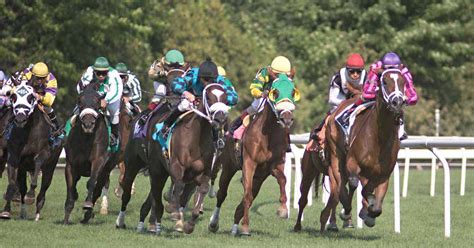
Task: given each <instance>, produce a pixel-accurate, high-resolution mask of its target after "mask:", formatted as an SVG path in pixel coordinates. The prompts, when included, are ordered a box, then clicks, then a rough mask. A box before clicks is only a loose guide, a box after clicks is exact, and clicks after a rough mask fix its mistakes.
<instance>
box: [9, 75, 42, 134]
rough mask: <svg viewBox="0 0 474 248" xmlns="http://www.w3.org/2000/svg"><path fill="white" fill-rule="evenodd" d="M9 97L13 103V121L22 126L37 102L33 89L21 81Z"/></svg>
mask: <svg viewBox="0 0 474 248" xmlns="http://www.w3.org/2000/svg"><path fill="white" fill-rule="evenodd" d="M10 98H11V102H12V103H13V114H14V115H15V119H14V122H15V124H16V125H17V126H18V127H21V128H22V127H24V126H25V124H26V122H27V120H28V117H30V115H31V114H32V113H33V111H34V110H35V107H36V105H37V104H38V103H37V101H36V97H35V94H34V89H33V87H32V86H30V85H27V84H25V83H22V84H20V85H18V86H16V87H15V88H14V90H13V93H12V95H11V96H10Z"/></svg>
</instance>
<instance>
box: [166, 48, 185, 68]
mask: <svg viewBox="0 0 474 248" xmlns="http://www.w3.org/2000/svg"><path fill="white" fill-rule="evenodd" d="M165 63H167V64H180V65H184V56H183V54H182V53H181V52H180V51H178V50H169V51H168V52H167V53H166V55H165Z"/></svg>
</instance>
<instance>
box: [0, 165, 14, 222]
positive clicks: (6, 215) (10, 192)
mask: <svg viewBox="0 0 474 248" xmlns="http://www.w3.org/2000/svg"><path fill="white" fill-rule="evenodd" d="M7 173H8V186H7V192H6V193H5V201H6V203H5V207H4V208H3V212H2V213H0V218H2V219H10V218H11V201H12V199H13V196H14V195H15V193H16V192H17V190H18V186H17V177H18V168H15V167H13V166H11V165H8V167H7Z"/></svg>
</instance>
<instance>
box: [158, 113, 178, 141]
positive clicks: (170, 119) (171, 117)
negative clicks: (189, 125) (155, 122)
mask: <svg viewBox="0 0 474 248" xmlns="http://www.w3.org/2000/svg"><path fill="white" fill-rule="evenodd" d="M181 114H182V112H181V111H180V110H179V109H178V108H175V109H174V110H173V111H172V112H171V114H170V115H169V116H168V118H166V120H165V121H164V122H163V127H162V128H161V130H160V135H161V136H162V137H166V136H167V135H168V132H169V131H170V127H171V125H173V124H174V122H175V121H176V119H178V117H179V116H180V115H181Z"/></svg>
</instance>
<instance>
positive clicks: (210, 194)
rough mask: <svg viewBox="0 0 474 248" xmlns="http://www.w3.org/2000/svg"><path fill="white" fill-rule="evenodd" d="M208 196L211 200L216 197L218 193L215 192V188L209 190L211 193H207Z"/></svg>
mask: <svg viewBox="0 0 474 248" xmlns="http://www.w3.org/2000/svg"><path fill="white" fill-rule="evenodd" d="M207 195H208V196H209V198H214V197H216V191H214V187H211V189H209V192H208V193H207Z"/></svg>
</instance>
